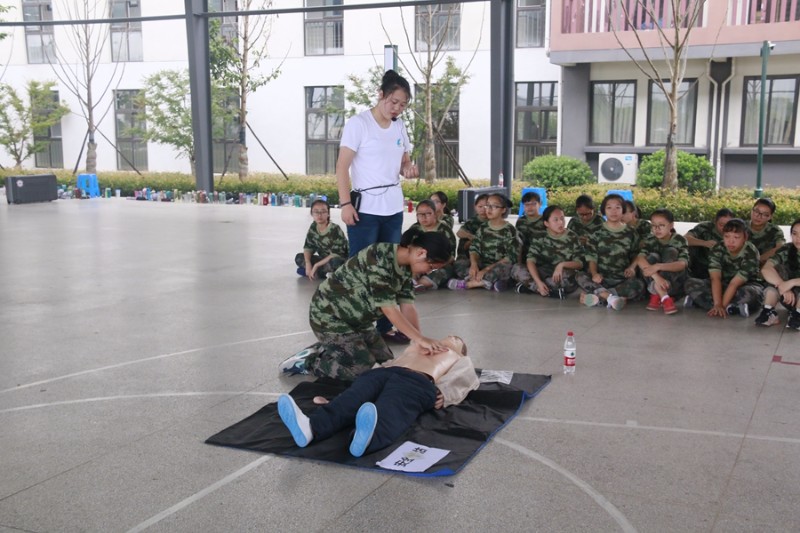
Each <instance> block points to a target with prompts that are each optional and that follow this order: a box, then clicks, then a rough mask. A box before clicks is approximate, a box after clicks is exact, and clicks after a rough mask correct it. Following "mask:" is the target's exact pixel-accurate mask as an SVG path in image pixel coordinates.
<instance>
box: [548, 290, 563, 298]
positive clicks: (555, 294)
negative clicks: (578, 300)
mask: <svg viewBox="0 0 800 533" xmlns="http://www.w3.org/2000/svg"><path fill="white" fill-rule="evenodd" d="M547 296H548V297H550V298H558V299H559V300H563V299H564V298H566V296H565V295H564V289H550V292H548V293H547Z"/></svg>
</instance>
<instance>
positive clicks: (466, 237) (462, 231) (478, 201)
mask: <svg viewBox="0 0 800 533" xmlns="http://www.w3.org/2000/svg"><path fill="white" fill-rule="evenodd" d="M486 199H487V195H485V194H479V195H477V196H476V197H475V204H474V205H475V215H474V216H473V217H472V218H470V219H469V220H467V221H466V222H464V223H463V224H462V225H461V227H460V228H458V232H457V233H456V237H458V250H457V252H456V258H457V259H469V247H470V245H471V244H472V240H473V239H474V238H475V235H477V233H478V230H479V229H480V228H481V226H483V225H484V224H486Z"/></svg>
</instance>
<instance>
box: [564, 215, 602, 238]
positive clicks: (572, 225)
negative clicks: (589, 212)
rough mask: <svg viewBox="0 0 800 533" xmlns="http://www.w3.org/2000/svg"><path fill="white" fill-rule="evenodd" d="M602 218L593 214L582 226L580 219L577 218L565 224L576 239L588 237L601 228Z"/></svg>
mask: <svg viewBox="0 0 800 533" xmlns="http://www.w3.org/2000/svg"><path fill="white" fill-rule="evenodd" d="M604 222H605V221H604V220H603V217H601V216H600V215H598V214H595V215H594V216H593V217H592V218H591V220H589V222H587V223H586V224H584V223H583V222H581V218H580V217H578V216H574V217H572V218H570V219H569V224H567V229H571V230H572V231H574V232H575V235H577V236H578V237H588V236H589V235H591V234H592V233H594V232H595V231H597V230H598V229H600V228H601V227H602V226H603V223H604Z"/></svg>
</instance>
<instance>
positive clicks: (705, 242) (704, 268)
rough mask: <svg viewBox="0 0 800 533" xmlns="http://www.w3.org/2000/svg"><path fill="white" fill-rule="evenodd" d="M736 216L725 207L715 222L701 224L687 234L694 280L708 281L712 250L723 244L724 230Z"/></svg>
mask: <svg viewBox="0 0 800 533" xmlns="http://www.w3.org/2000/svg"><path fill="white" fill-rule="evenodd" d="M735 217H736V215H735V214H734V213H733V211H731V210H730V209H728V208H727V207H723V208H722V209H720V210H719V211H717V214H716V215H715V216H714V220H713V221H711V220H708V221H706V222H699V223H697V225H695V227H693V228H692V229H690V230H689V231H687V232H686V235H684V237H686V242H687V243H688V244H689V269H690V273H691V276H692V277H693V278H699V279H708V257H709V254H710V253H711V249H712V248H713V247H714V246H716V245H717V244H719V243H721V242H722V228H723V227H725V224H727V223H728V221H729V220H730V219H732V218H735Z"/></svg>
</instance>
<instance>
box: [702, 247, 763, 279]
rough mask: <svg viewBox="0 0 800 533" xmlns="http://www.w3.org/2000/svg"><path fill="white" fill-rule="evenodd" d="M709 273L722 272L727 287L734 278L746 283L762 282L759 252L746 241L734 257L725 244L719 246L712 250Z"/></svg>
mask: <svg viewBox="0 0 800 533" xmlns="http://www.w3.org/2000/svg"><path fill="white" fill-rule="evenodd" d="M708 271H709V272H720V273H721V274H722V282H723V283H724V284H725V285H727V284H728V283H730V282H731V280H733V278H734V277H738V278H741V279H743V280H744V281H745V282H748V281H754V282H760V281H761V270H760V267H759V253H758V250H757V249H756V246H755V245H754V244H753V243H752V242H750V241H746V242H745V243H744V247H743V248H742V249H741V250H740V251H739V253H738V254H737V255H736V256H733V255H731V253H730V252H729V251H728V249H727V248H725V245H724V244H717V245H716V246H714V247H713V248H712V249H711V254H710V256H709V261H708Z"/></svg>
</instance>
